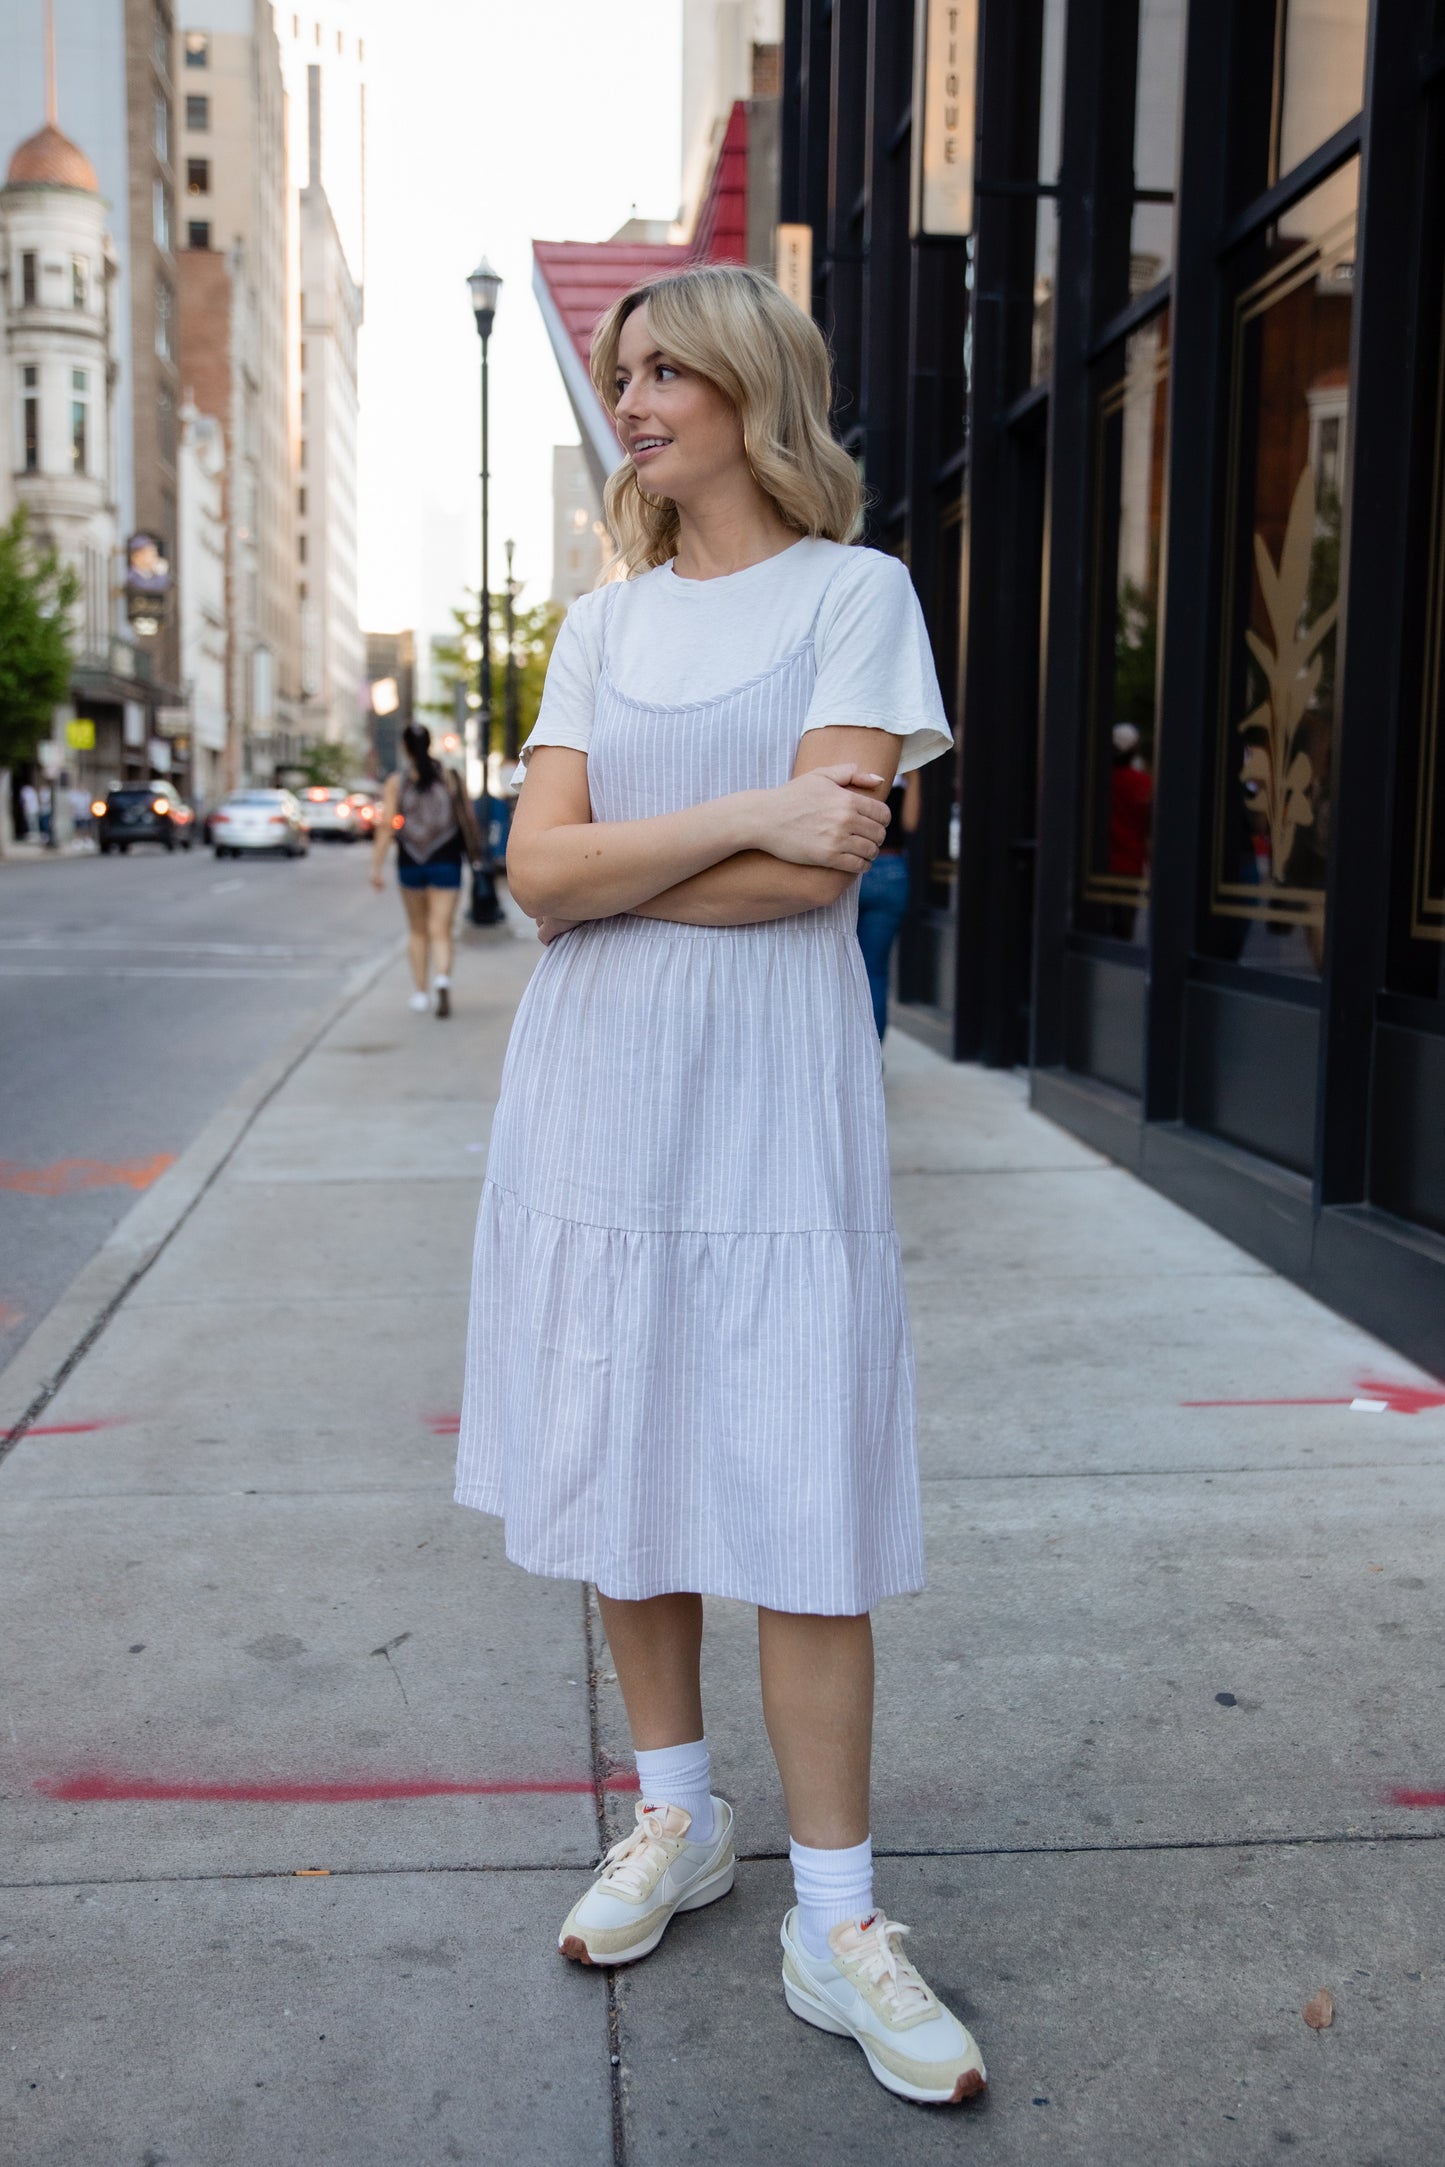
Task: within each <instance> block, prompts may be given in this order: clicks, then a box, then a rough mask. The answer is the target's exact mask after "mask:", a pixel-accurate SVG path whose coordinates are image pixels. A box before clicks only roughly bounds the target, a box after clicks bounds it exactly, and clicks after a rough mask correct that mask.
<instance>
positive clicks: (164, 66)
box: [151, 7, 171, 82]
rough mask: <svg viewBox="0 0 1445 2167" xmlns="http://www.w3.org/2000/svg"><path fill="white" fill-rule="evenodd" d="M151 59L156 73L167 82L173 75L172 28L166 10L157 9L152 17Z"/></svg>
mask: <svg viewBox="0 0 1445 2167" xmlns="http://www.w3.org/2000/svg"><path fill="white" fill-rule="evenodd" d="M151 58H152V60H154V62H155V64H156V73H157V74H158V75H159V76H161V77H162V79H163V80H164V81H166V82H169V81H170V74H171V26H170V22H169V19H168V18H167V15H166V12H165V9H164V8H160V7H158V8H156V9H155V11H154V12H153V14H152V16H151Z"/></svg>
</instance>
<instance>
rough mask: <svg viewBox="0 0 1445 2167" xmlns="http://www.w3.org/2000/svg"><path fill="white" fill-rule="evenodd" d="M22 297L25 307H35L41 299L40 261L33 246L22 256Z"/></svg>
mask: <svg viewBox="0 0 1445 2167" xmlns="http://www.w3.org/2000/svg"><path fill="white" fill-rule="evenodd" d="M20 299H21V303H22V305H23V306H24V307H25V308H34V306H35V304H36V302H37V301H38V300H39V299H40V262H39V258H38V257H37V256H36V254H35V251H34V249H33V248H27V249H26V250H25V253H24V254H23V255H22V256H21V258H20Z"/></svg>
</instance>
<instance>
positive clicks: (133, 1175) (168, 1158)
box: [0, 1151, 176, 1196]
mask: <svg viewBox="0 0 1445 2167" xmlns="http://www.w3.org/2000/svg"><path fill="white" fill-rule="evenodd" d="M175 1157H176V1155H175V1153H174V1152H173V1151H158V1152H157V1153H156V1155H155V1157H154V1158H153V1159H55V1160H52V1162H51V1164H50V1165H49V1166H22V1165H21V1164H20V1161H19V1160H18V1159H0V1189H15V1190H18V1191H19V1192H20V1194H21V1195H22V1196H73V1195H75V1193H76V1191H77V1190H79V1189H148V1188H149V1187H150V1185H151V1183H152V1182H153V1181H157V1180H159V1178H160V1176H161V1175H162V1174H163V1173H164V1172H165V1170H166V1168H167V1167H168V1166H173V1165H174V1164H175Z"/></svg>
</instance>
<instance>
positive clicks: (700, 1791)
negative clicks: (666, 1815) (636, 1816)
mask: <svg viewBox="0 0 1445 2167" xmlns="http://www.w3.org/2000/svg"><path fill="white" fill-rule="evenodd" d="M637 1780H638V1783H639V1784H640V1785H641V1787H642V1799H643V1803H644V1805H648V1806H681V1807H682V1809H683V1811H684V1812H685V1813H690V1814H691V1815H692V1827H691V1828H690V1829H689V1830H688V1832H687V1840H688V1842H689V1843H711V1842H712V1837H713V1810H712V1755H711V1753H709V1751H708V1744H707V1740H706V1739H705V1738H699V1739H696V1740H695V1741H694V1743H693V1744H692V1745H690V1746H658V1747H656V1748H654V1749H653V1751H651V1752H649V1753H639V1754H638V1755H637Z"/></svg>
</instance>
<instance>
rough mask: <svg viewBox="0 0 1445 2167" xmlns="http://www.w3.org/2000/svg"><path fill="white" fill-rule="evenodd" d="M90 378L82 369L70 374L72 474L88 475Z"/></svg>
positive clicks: (73, 370) (74, 370) (72, 371)
mask: <svg viewBox="0 0 1445 2167" xmlns="http://www.w3.org/2000/svg"><path fill="white" fill-rule="evenodd" d="M89 391H90V378H89V377H88V376H87V374H86V372H85V370H84V369H72V370H71V372H70V392H71V398H70V469H71V472H72V473H73V474H88V473H89V472H90V462H89V458H88V453H87V426H88V417H89V413H90V398H89Z"/></svg>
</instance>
